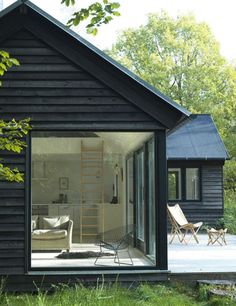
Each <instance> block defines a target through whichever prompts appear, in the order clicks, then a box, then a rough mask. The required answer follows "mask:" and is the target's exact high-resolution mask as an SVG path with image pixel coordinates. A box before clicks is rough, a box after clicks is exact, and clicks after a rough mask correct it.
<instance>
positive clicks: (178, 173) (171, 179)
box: [168, 167, 201, 201]
mask: <svg viewBox="0 0 236 306" xmlns="http://www.w3.org/2000/svg"><path fill="white" fill-rule="evenodd" d="M200 198H201V197H200V168H198V167H191V168H190V167H189V168H186V167H180V168H169V169H168V200H169V201H179V200H181V201H199V200H200Z"/></svg>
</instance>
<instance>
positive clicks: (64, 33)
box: [0, 0, 190, 129]
mask: <svg viewBox="0 0 236 306" xmlns="http://www.w3.org/2000/svg"><path fill="white" fill-rule="evenodd" d="M0 28H1V33H0V41H2V40H4V39H6V38H8V37H9V36H10V35H12V34H13V33H14V32H16V31H19V30H20V28H25V29H27V30H28V31H30V32H31V33H33V34H34V35H36V36H38V37H39V38H40V39H42V40H43V41H45V42H47V44H48V45H50V46H51V47H53V48H55V49H56V50H57V51H59V52H60V53H62V54H63V55H64V56H66V57H67V58H69V59H70V60H71V61H72V62H74V63H75V64H77V65H79V66H81V67H82V68H83V69H85V70H87V71H88V72H89V73H90V74H92V75H94V76H96V77H97V78H99V79H100V80H101V81H102V82H104V83H105V84H106V85H107V86H109V87H110V88H112V89H113V90H115V91H117V92H118V93H119V94H120V95H121V96H123V97H124V98H126V99H127V100H129V101H130V102H131V103H133V104H134V105H135V106H137V107H138V108H140V109H141V110H142V111H143V112H145V113H147V114H148V115H150V116H151V117H152V118H154V119H155V120H156V121H158V122H160V123H161V124H162V125H164V126H165V127H166V128H167V129H171V128H173V127H174V126H175V125H176V124H178V123H179V122H181V121H182V120H184V119H185V118H187V117H188V116H189V115H190V113H189V112H188V111H187V110H186V109H184V108H183V107H181V106H180V105H178V104H177V103H175V102H174V101H172V100H171V99H170V98H168V97H166V96H165V95H163V94H162V93H161V92H160V91H158V90H157V89H155V88H154V87H153V86H151V85H149V84H148V83H147V82H145V81H143V80H142V79H141V78H139V77H138V76H136V75H135V74H133V73H132V72H130V71H129V70H128V69H126V68H124V67H123V66H122V65H120V64H119V63H117V62H116V61H114V60H113V59H112V58H111V57H109V56H108V55H106V54H105V53H104V52H102V51H101V50H99V49H98V48H96V47H95V46H93V45H92V44H90V43H89V42H88V41H86V40H85V39H83V38H82V37H81V36H79V35H78V34H76V33H75V32H73V31H71V30H70V29H68V27H66V26H64V25H63V24H62V23H60V22H59V21H58V20H56V19H54V18H53V17H52V16H50V15H48V14H47V13H46V12H44V11H43V10H41V9H40V8H38V7H37V6H36V5H34V4H33V3H31V2H30V1H23V0H18V1H16V2H15V3H14V4H12V5H11V6H9V7H8V8H6V9H5V10H3V11H2V12H1V13H0Z"/></svg>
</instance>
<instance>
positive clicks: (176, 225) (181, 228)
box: [167, 204, 203, 244]
mask: <svg viewBox="0 0 236 306" xmlns="http://www.w3.org/2000/svg"><path fill="white" fill-rule="evenodd" d="M167 213H168V216H169V219H170V222H171V236H170V244H171V243H172V242H173V240H174V238H175V236H177V237H178V239H179V241H180V242H181V243H182V242H184V243H186V244H188V242H189V241H190V240H191V239H192V237H193V238H194V239H195V241H196V242H197V243H199V241H198V238H197V233H198V231H199V229H200V227H201V226H202V224H203V222H198V223H189V222H188V221H187V219H186V217H185V215H184V213H183V211H182V209H181V208H180V206H179V204H176V205H174V206H169V205H167ZM188 233H190V234H191V235H190V238H189V239H188V240H186V238H185V237H186V235H187V234H188Z"/></svg>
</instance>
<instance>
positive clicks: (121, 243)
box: [94, 228, 134, 266]
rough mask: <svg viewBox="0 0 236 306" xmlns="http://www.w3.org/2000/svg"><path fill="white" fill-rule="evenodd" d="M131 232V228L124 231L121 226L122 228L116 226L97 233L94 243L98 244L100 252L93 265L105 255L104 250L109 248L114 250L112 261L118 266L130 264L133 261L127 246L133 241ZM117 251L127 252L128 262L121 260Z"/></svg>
mask: <svg viewBox="0 0 236 306" xmlns="http://www.w3.org/2000/svg"><path fill="white" fill-rule="evenodd" d="M122 232H123V233H122ZM133 234H134V233H133V230H128V231H126V233H124V228H122V230H121V229H120V228H118V229H113V230H110V231H107V232H104V233H100V234H98V236H97V243H96V244H97V245H98V246H99V248H100V252H99V254H98V256H97V258H96V260H95V262H94V265H96V264H97V261H98V259H99V258H100V257H102V256H105V255H106V254H105V250H109V251H112V252H114V262H115V263H117V264H118V265H119V266H120V265H121V264H124V265H130V266H132V265H133V264H134V263H133V260H132V257H131V255H130V251H129V247H130V246H131V245H132V242H133V236H134V235H133ZM119 252H126V253H127V254H128V257H129V260H130V263H126V262H121V261H120V256H119Z"/></svg>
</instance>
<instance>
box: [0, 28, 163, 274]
mask: <svg viewBox="0 0 236 306" xmlns="http://www.w3.org/2000/svg"><path fill="white" fill-rule="evenodd" d="M0 50H6V51H8V52H10V54H11V55H12V56H14V57H16V58H17V59H19V61H20V63H21V66H20V67H17V68H13V69H11V70H10V71H9V72H7V73H6V74H5V76H4V79H3V85H2V88H0V114H1V118H2V119H6V120H8V119H12V118H15V119H22V118H26V117H29V118H31V124H32V126H33V129H45V130H47V129H49V128H50V129H61V130H67V129H68V130H69V129H71V130H73V129H84V130H96V129H100V130H109V129H110V130H152V129H159V128H160V127H161V128H163V127H162V126H161V125H158V123H157V122H156V121H154V120H153V119H152V118H151V117H150V116H149V115H147V114H146V113H144V112H142V111H141V110H140V109H138V108H137V107H135V106H134V105H133V104H131V103H130V102H129V101H127V100H126V99H124V98H123V97H122V96H120V95H119V93H117V92H115V91H114V90H112V89H111V88H108V87H107V86H106V85H104V84H103V83H102V82H100V81H99V80H98V79H96V78H95V77H94V76H92V75H90V74H89V73H88V72H86V71H85V70H83V69H81V68H80V67H78V66H76V65H74V64H73V63H72V62H70V60H68V59H67V58H65V57H64V56H62V55H61V54H60V53H58V52H57V51H55V50H54V49H53V48H51V47H49V46H48V45H47V44H45V43H44V42H42V41H41V40H39V39H37V38H36V37H35V36H34V35H32V34H31V33H30V32H28V31H26V30H21V31H19V32H18V33H16V34H14V35H13V36H11V38H10V39H8V40H5V41H3V42H0ZM0 154H1V158H3V162H4V164H5V165H8V166H11V167H14V166H17V167H18V168H19V169H21V170H22V171H25V169H26V167H27V164H26V163H27V161H26V160H27V156H26V154H25V152H23V153H22V154H11V153H9V152H1V153H0ZM26 184H27V182H25V183H22V184H17V183H7V182H0V274H2V275H6V274H14V275H15V274H24V273H25V272H26V259H27V254H26V252H25V248H26V231H27V226H26V210H27V209H28V208H27V205H28V203H27V202H26V194H27V193H26V191H27V189H26V188H25V186H26Z"/></svg>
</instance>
